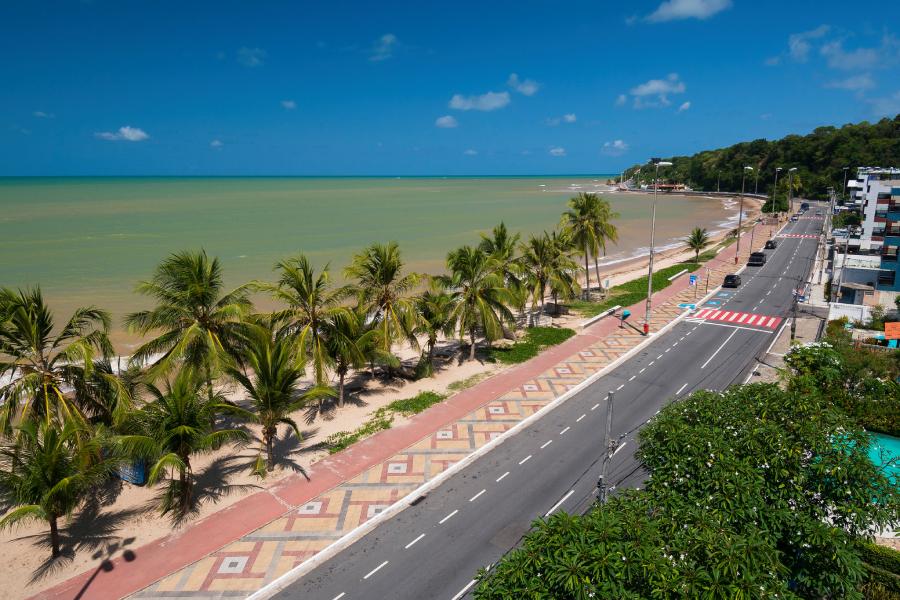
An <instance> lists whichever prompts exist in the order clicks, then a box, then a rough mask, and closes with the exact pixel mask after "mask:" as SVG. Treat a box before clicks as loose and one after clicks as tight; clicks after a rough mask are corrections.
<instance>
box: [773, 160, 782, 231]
mask: <svg viewBox="0 0 900 600" xmlns="http://www.w3.org/2000/svg"><path fill="white" fill-rule="evenodd" d="M781 170H782V168H781V167H775V189H773V190H772V218H773V219H774V218H775V195H776V194H777V193H778V171H781Z"/></svg>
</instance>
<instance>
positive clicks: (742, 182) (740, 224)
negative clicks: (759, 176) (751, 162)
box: [734, 165, 753, 264]
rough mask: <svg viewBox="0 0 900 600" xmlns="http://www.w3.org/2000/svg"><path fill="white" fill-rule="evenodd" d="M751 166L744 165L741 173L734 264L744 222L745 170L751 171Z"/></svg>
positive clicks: (736, 259) (738, 253) (736, 260)
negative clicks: (739, 207) (739, 206)
mask: <svg viewBox="0 0 900 600" xmlns="http://www.w3.org/2000/svg"><path fill="white" fill-rule="evenodd" d="M752 170H753V167H748V166H747V165H744V170H743V172H742V174H741V210H740V212H739V213H738V228H737V251H736V252H735V253H734V264H737V262H738V256H739V255H740V253H741V226H742V225H743V223H744V184H745V183H746V182H747V171H752Z"/></svg>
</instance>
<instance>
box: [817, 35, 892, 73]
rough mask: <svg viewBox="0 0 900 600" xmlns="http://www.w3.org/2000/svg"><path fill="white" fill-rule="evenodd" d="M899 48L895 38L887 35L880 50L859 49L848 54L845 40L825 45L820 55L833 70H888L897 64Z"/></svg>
mask: <svg viewBox="0 0 900 600" xmlns="http://www.w3.org/2000/svg"><path fill="white" fill-rule="evenodd" d="M898 46H900V44H898V43H897V40H895V39H894V38H893V36H889V35H886V36H884V37H883V38H882V40H881V46H880V47H879V48H857V49H856V50H854V51H852V52H847V51H846V50H844V47H843V40H835V41H833V42H829V43H827V44H825V45H823V46H822V49H821V50H819V53H820V54H821V55H822V56H824V57H826V58H827V59H828V66H829V67H831V68H832V69H843V70H845V71H852V70H854V69H886V68H890V67H892V66H893V65H894V64H895V63H896V61H897V56H896V50H897V48H898Z"/></svg>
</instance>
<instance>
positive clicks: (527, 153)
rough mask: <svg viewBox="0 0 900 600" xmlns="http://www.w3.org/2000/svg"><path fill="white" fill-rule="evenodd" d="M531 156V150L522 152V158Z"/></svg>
mask: <svg viewBox="0 0 900 600" xmlns="http://www.w3.org/2000/svg"><path fill="white" fill-rule="evenodd" d="M530 155H531V150H525V151H524V152H522V156H530Z"/></svg>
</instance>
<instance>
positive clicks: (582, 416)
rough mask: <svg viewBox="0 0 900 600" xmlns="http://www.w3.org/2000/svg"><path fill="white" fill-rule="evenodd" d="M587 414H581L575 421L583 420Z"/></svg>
mask: <svg viewBox="0 0 900 600" xmlns="http://www.w3.org/2000/svg"><path fill="white" fill-rule="evenodd" d="M586 416H587V415H581V416H580V417H578V418H577V419H575V422H576V423H577V422H578V421H580V420H582V419H583V418H585V417H586Z"/></svg>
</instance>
